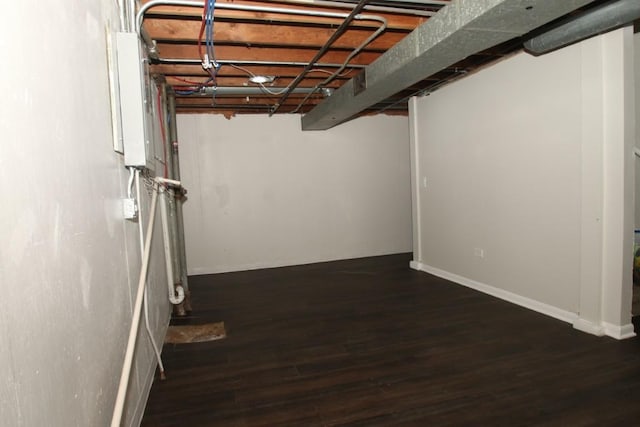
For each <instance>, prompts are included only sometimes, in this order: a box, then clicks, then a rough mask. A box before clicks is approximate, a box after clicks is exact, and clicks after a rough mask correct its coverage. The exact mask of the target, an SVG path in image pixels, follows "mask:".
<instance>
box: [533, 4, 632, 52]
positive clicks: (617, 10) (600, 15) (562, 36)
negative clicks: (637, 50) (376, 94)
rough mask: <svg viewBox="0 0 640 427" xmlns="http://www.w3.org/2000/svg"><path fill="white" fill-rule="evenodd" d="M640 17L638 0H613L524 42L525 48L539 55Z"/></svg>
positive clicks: (618, 26) (621, 25)
mask: <svg viewBox="0 0 640 427" xmlns="http://www.w3.org/2000/svg"><path fill="white" fill-rule="evenodd" d="M638 18H640V1H638V0H615V1H611V2H608V3H605V4H603V5H602V6H598V7H596V8H594V9H591V10H588V11H586V12H585V13H583V14H582V15H579V16H577V17H576V18H571V19H569V20H568V21H566V22H564V23H563V24H561V25H560V26H558V27H556V28H554V29H552V30H549V31H547V32H546V33H544V34H541V35H539V36H536V37H534V38H532V39H530V40H527V41H526V42H525V43H524V48H525V49H526V50H527V52H529V53H531V54H533V55H542V54H544V53H548V52H551V51H552V50H555V49H559V48H561V47H564V46H567V45H569V44H572V43H575V42H578V41H581V40H584V39H586V38H589V37H592V36H595V35H598V34H602V33H605V32H607V31H611V30H614V29H616V28H620V27H623V26H625V25H627V24H630V23H631V22H633V21H635V20H636V19H638Z"/></svg>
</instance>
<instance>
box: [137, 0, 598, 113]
mask: <svg viewBox="0 0 640 427" xmlns="http://www.w3.org/2000/svg"><path fill="white" fill-rule="evenodd" d="M454 1H457V0H452V1H449V0H437V1H436V0H434V1H419V0H398V1H396V0H393V1H391V0H387V1H378V0H372V1H369V2H367V3H366V5H365V6H364V7H363V8H362V10H361V11H360V12H359V13H357V15H356V16H355V18H354V19H352V20H351V21H350V22H349V24H348V25H345V20H346V19H347V17H348V16H349V15H350V14H352V11H353V9H354V8H356V7H358V6H357V5H358V2H356V1H355V0H353V1H348V0H342V1H334V0H332V1H324V0H280V1H270V0H254V1H246V0H217V1H215V7H214V9H213V10H214V12H213V20H212V21H210V22H212V24H211V25H210V27H209V28H211V36H212V37H211V36H210V37H209V40H210V42H209V45H211V44H212V46H211V48H210V50H209V52H213V54H214V55H213V56H214V58H211V57H209V56H207V55H206V53H207V29H208V28H207V26H206V25H205V23H206V19H204V18H206V16H204V15H205V8H204V7H203V5H204V2H183V4H182V5H179V6H177V5H166V4H158V3H164V2H152V1H144V2H142V4H143V5H144V6H143V10H144V21H143V24H142V27H143V33H144V35H145V36H146V37H147V40H153V42H154V43H155V45H156V49H155V54H154V55H153V56H154V58H152V60H151V62H152V66H151V72H152V73H154V74H157V75H160V76H163V77H164V78H165V79H166V82H167V84H168V85H170V86H171V87H172V88H173V90H174V92H175V93H176V108H177V112H178V113H219V114H224V115H225V116H227V117H230V116H232V115H235V114H247V113H249V114H256V113H261V114H284V113H301V114H306V113H308V112H309V111H310V110H312V109H313V108H314V107H315V106H316V105H318V104H319V103H320V102H322V101H323V100H324V99H325V98H326V97H327V96H329V95H330V94H331V93H332V92H333V91H335V90H337V89H338V88H340V87H341V86H342V85H344V84H345V83H346V82H348V81H349V80H351V79H352V78H354V77H357V76H359V75H362V74H361V73H362V71H363V69H364V68H365V67H366V66H367V65H369V64H371V63H372V62H374V61H375V60H376V59H378V58H379V57H380V56H381V55H382V54H384V53H385V52H386V51H387V50H389V49H390V48H392V47H393V46H395V45H396V44H397V43H398V42H400V41H401V40H402V39H404V38H405V37H406V36H407V35H408V34H409V33H411V32H412V31H413V30H414V29H415V28H416V27H418V26H420V25H421V24H423V23H425V22H427V21H428V20H429V19H431V17H433V16H435V15H436V14H437V13H439V12H440V11H441V10H443V8H445V7H447V5H449V4H450V3H451V2H454ZM465 3H467V4H471V3H472V2H465ZM532 3H536V6H537V7H539V4H540V3H544V2H540V1H539V0H538V1H536V0H532ZM547 3H556V2H547ZM569 3H570V2H569ZM582 3H586V2H582ZM152 4H158V5H155V6H153V7H149V6H151V5H152ZM186 4H189V6H187V5H186ZM360 6H362V2H360ZM203 17H204V18H203ZM341 26H342V27H345V31H344V32H343V33H342V34H341V35H340V36H338V37H336V36H335V34H336V31H337V30H340V27H341ZM332 38H334V39H335V40H333V41H332V43H331V44H330V45H329V46H327V42H328V41H331V39H332ZM211 40H212V43H211ZM521 47H522V38H519V37H517V38H513V39H510V40H508V41H506V42H502V43H500V44H499V45H497V46H492V47H490V48H489V49H484V50H482V51H481V52H476V53H473V54H471V55H468V56H466V57H465V58H464V59H462V60H460V61H457V62H455V63H454V64H452V65H450V66H447V67H445V68H443V69H441V70H438V71H436V72H434V73H432V74H430V75H428V76H425V77H424V79H421V80H420V81H418V82H416V83H414V84H411V85H410V86H409V87H406V88H403V89H401V90H398V91H397V92H396V93H394V94H392V95H390V96H387V97H385V99H384V100H382V101H380V102H377V103H375V104H374V105H370V106H367V107H366V108H365V109H364V110H362V111H361V112H359V113H358V115H363V114H372V113H380V112H383V113H385V114H407V108H408V107H407V100H408V99H409V97H411V96H413V95H417V94H422V93H428V92H430V91H433V90H435V89H437V88H439V87H441V86H442V85H444V84H446V83H448V82H450V81H452V80H454V79H457V78H459V77H461V76H464V75H466V74H468V73H470V72H472V71H474V70H476V69H478V68H479V67H481V66H483V65H485V64H488V63H491V62H494V61H496V60H498V59H500V58H502V57H503V56H505V55H509V54H511V53H512V52H514V51H517V50H519V49H520V48H521ZM325 49H326V52H325V51H324V50H325ZM203 59H204V61H203ZM203 63H204V64H205V67H203ZM207 64H210V66H211V68H209V69H208V70H207V69H205V68H207ZM305 70H306V71H307V72H306V73H305ZM253 76H256V77H265V78H266V80H267V81H266V82H265V83H263V84H259V83H254V82H251V81H250V80H249V78H250V77H253ZM355 82H356V84H357V80H356V81H355ZM292 84H296V85H297V88H296V89H295V91H294V92H292V93H290V94H288V95H287V94H286V90H285V89H286V88H287V87H288V86H289V85H292ZM352 84H353V83H352Z"/></svg>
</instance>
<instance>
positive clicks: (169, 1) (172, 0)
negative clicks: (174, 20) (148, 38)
mask: <svg viewBox="0 0 640 427" xmlns="http://www.w3.org/2000/svg"><path fill="white" fill-rule="evenodd" d="M156 6H184V7H199V8H202V7H204V2H202V1H188V0H152V1H150V2H148V3H145V4H144V5H143V6H142V7H140V10H139V11H138V15H137V16H136V29H137V31H138V34H140V31H141V30H142V23H143V21H144V15H145V14H146V13H147V11H148V10H149V9H151V8H153V7H156ZM216 9H227V10H241V11H245V12H262V13H282V14H284V15H300V16H318V17H322V18H339V19H346V18H348V17H349V16H351V15H353V18H352V19H357V20H360V21H380V19H382V18H381V17H379V16H376V15H362V14H360V11H361V9H358V12H356V13H355V14H354V13H353V12H351V13H349V14H347V13H338V12H324V11H320V10H301V9H287V8H282V7H270V6H251V5H246V4H234V3H216ZM354 10H355V9H354Z"/></svg>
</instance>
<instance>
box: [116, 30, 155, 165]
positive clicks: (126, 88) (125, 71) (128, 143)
mask: <svg viewBox="0 0 640 427" xmlns="http://www.w3.org/2000/svg"><path fill="white" fill-rule="evenodd" d="M116 52H117V62H118V67H117V74H118V89H119V92H120V93H119V95H120V96H119V101H120V118H121V127H122V135H121V136H122V144H123V148H124V163H125V166H133V167H144V168H148V169H151V170H153V169H154V164H155V161H154V154H155V153H154V141H153V140H154V137H153V132H150V131H149V130H150V128H151V127H153V115H152V114H153V100H152V99H149V98H150V96H149V95H150V92H151V91H150V90H149V88H150V86H152V84H151V82H150V80H149V78H148V73H147V71H146V66H145V64H146V62H145V60H144V57H143V56H142V54H141V49H140V41H139V40H138V35H137V34H136V33H117V34H116ZM150 111H151V115H150V114H149V112H150Z"/></svg>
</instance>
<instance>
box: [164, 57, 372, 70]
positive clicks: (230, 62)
mask: <svg viewBox="0 0 640 427" xmlns="http://www.w3.org/2000/svg"><path fill="white" fill-rule="evenodd" d="M216 62H217V63H218V64H220V65H241V66H250V65H256V66H262V65H264V66H268V67H270V66H274V67H280V66H282V67H304V66H306V65H307V64H308V62H300V61H253V60H242V59H216ZM155 63H157V64H171V65H180V64H185V65H202V61H201V60H199V59H183V58H159V59H158V60H156V61H155ZM343 66H344V63H342V64H338V63H335V62H317V63H316V67H318V68H340V67H343ZM347 68H358V69H362V68H366V65H363V64H349V65H348V67H347Z"/></svg>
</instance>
